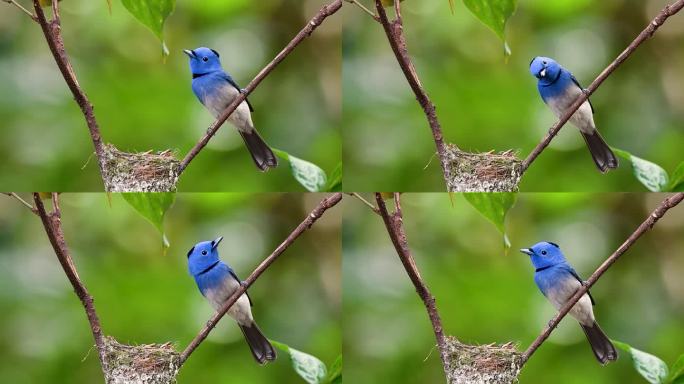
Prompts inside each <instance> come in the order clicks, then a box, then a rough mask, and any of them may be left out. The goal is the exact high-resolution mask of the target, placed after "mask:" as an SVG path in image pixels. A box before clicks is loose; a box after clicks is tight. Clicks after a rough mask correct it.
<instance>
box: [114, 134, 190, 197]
mask: <svg viewBox="0 0 684 384" xmlns="http://www.w3.org/2000/svg"><path fill="white" fill-rule="evenodd" d="M104 157H105V169H104V174H103V177H104V182H105V189H106V190H107V191H108V192H171V191H174V190H176V182H177V181H178V171H179V166H180V161H178V159H176V156H175V155H174V154H173V152H171V151H168V150H167V151H163V152H157V153H153V152H143V153H126V152H121V151H119V150H118V149H117V148H116V147H114V146H113V145H111V144H105V146H104Z"/></svg>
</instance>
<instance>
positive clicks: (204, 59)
mask: <svg viewBox="0 0 684 384" xmlns="http://www.w3.org/2000/svg"><path fill="white" fill-rule="evenodd" d="M202 61H209V58H208V57H206V56H205V57H203V58H202ZM544 64H546V63H544Z"/></svg>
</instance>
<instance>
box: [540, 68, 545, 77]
mask: <svg viewBox="0 0 684 384" xmlns="http://www.w3.org/2000/svg"><path fill="white" fill-rule="evenodd" d="M544 76H546V67H545V68H544V69H542V70H541V71H540V72H539V77H544Z"/></svg>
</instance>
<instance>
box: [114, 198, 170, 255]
mask: <svg viewBox="0 0 684 384" xmlns="http://www.w3.org/2000/svg"><path fill="white" fill-rule="evenodd" d="M121 196H123V198H124V200H126V202H128V204H130V205H131V206H132V207H133V208H134V209H135V210H136V211H138V213H139V214H140V215H142V216H143V217H144V218H146V219H147V220H148V221H149V222H150V223H152V225H154V226H155V227H156V228H157V230H158V231H159V233H160V234H161V235H162V246H163V247H164V249H166V248H168V247H169V240H168V239H167V238H166V234H165V233H164V215H165V214H166V211H168V210H169V208H171V205H173V202H174V200H175V198H176V193H175V192H154V193H152V192H149V193H142V192H135V193H122V194H121Z"/></svg>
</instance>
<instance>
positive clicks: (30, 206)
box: [3, 192, 38, 214]
mask: <svg viewBox="0 0 684 384" xmlns="http://www.w3.org/2000/svg"><path fill="white" fill-rule="evenodd" d="M3 193H4V194H5V195H7V196H10V197H14V198H15V199H17V200H19V202H20V203H21V204H23V205H24V206H26V208H28V209H30V210H31V212H33V213H35V214H38V212H37V211H36V209H35V208H34V207H33V205H31V204H30V203H28V202H27V201H26V200H24V199H22V198H21V196H19V195H17V194H16V193H14V192H3Z"/></svg>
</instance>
